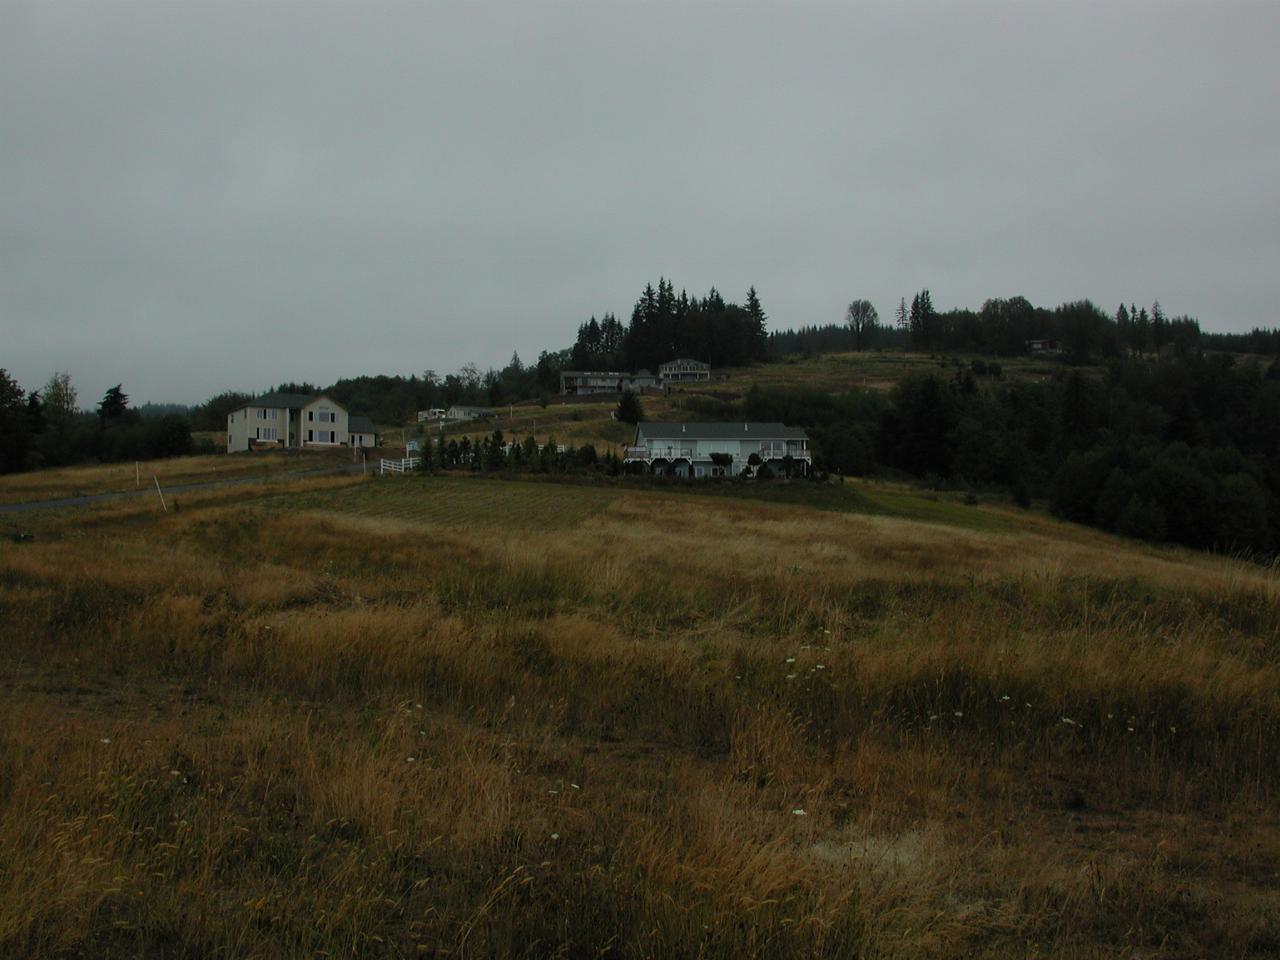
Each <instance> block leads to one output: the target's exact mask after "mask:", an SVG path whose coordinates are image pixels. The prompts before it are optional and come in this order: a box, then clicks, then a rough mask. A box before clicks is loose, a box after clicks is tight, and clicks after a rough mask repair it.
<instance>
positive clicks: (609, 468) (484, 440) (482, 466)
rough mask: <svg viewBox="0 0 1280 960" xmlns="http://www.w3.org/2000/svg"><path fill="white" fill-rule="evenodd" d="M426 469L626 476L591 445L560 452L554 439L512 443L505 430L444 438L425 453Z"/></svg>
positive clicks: (614, 457)
mask: <svg viewBox="0 0 1280 960" xmlns="http://www.w3.org/2000/svg"><path fill="white" fill-rule="evenodd" d="M423 467H424V468H425V469H427V470H468V471H471V472H473V473H496V472H500V471H524V472H531V473H572V472H580V471H592V470H594V471H601V472H604V473H608V474H611V475H614V476H616V475H617V474H619V473H621V472H622V460H621V459H620V458H619V457H618V456H617V455H615V454H614V453H612V452H606V453H605V454H604V455H603V456H601V455H600V454H599V453H597V451H596V448H595V446H594V445H593V444H590V443H587V444H583V445H582V446H581V447H574V446H568V447H565V448H564V449H560V447H559V445H558V444H557V443H556V442H555V440H554V439H549V440H547V442H546V443H544V444H539V443H538V441H537V440H536V439H535V438H534V437H533V436H528V437H526V438H525V439H524V441H523V442H517V441H515V440H512V441H508V440H507V439H506V437H504V436H503V433H502V431H501V430H494V431H493V433H492V434H488V435H486V436H482V437H479V438H477V439H475V440H473V439H472V438H471V437H461V438H459V437H446V436H444V435H443V434H441V435H439V436H437V437H436V438H434V439H432V440H429V441H428V442H427V447H426V449H425V450H424V451H423Z"/></svg>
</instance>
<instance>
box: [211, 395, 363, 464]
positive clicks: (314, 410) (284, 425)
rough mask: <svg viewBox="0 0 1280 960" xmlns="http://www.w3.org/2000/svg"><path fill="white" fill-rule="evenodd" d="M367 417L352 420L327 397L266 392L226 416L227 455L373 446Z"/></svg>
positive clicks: (337, 404)
mask: <svg viewBox="0 0 1280 960" xmlns="http://www.w3.org/2000/svg"><path fill="white" fill-rule="evenodd" d="M376 442H377V435H376V434H375V433H374V430H373V424H372V423H371V422H370V421H369V419H368V418H367V417H352V416H350V415H349V414H348V413H347V409H346V407H344V406H342V405H341V404H340V403H338V402H337V401H336V400H334V399H332V398H331V397H328V396H326V395H324V394H319V395H318V396H316V395H312V394H307V393H275V392H273V393H267V394H264V395H263V396H261V397H257V398H256V399H254V400H250V401H249V402H248V403H246V404H245V405H244V406H243V407H240V408H239V409H237V410H233V411H231V413H229V414H228V415H227V452H228V453H234V452H236V451H239V450H260V449H269V448H271V447H286V448H290V449H302V448H305V447H312V448H320V449H323V448H326V447H344V446H353V445H354V446H367V447H371V446H374V445H375V444H376Z"/></svg>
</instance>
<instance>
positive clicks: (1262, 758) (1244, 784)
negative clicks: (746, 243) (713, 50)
mask: <svg viewBox="0 0 1280 960" xmlns="http://www.w3.org/2000/svg"><path fill="white" fill-rule="evenodd" d="M549 409H551V408H549ZM569 416H570V418H571V417H572V411H570V413H569ZM563 422H565V423H574V424H588V423H590V422H591V421H589V420H586V419H583V420H581V421H577V420H572V419H568V420H566V421H563ZM557 435H559V434H557ZM769 490H774V491H784V492H783V493H776V494H774V493H769V492H767V491H769ZM815 491H817V492H815ZM744 494H745V495H747V496H746V498H744V496H743V495H744ZM770 498H772V501H771V499H770ZM787 498H790V500H789V501H788V499H787ZM22 522H23V523H24V524H25V525H26V526H25V529H26V530H27V531H28V532H29V533H31V534H33V535H34V540H32V541H30V542H23V543H16V542H12V541H11V540H9V539H5V540H4V541H3V542H0V585H2V586H3V589H2V590H0V669H3V671H4V679H5V683H4V684H3V685H2V686H0V704H2V708H0V709H2V711H3V717H4V729H5V736H4V738H3V740H2V741H0V797H2V798H3V803H2V804H0V862H3V863H5V864H6V869H5V870H4V871H2V872H0V954H4V955H13V956H24V957H61V956H138V955H146V956H153V955H162V956H168V955H192V956H195V955H209V956H254V957H293V956H321V955H329V956H377V957H401V956H421V955H427V956H462V957H468V956H470V957H491V956H528V957H537V956H547V955H565V956H586V955H591V956H618V957H667V956H693V955H697V956H704V957H726V958H728V957H734V958H737V957H746V956H761V957H797V956H822V957H845V956H857V955H861V956H932V957H957V958H958V957H973V956H984V957H1026V956H1054V957H1099V956H1115V957H1133V956H1152V957H1154V956H1160V957H1188V958H1190V957H1202V956H1210V955H1212V956H1235V957H1245V956H1257V957H1263V956H1274V955H1275V954H1276V952H1277V951H1280V895H1278V894H1277V885H1276V873H1275V864H1276V863H1277V862H1280V817H1277V815H1276V809H1277V807H1276V802H1275V801H1276V796H1277V787H1280V777H1278V774H1280V769H1278V768H1277V764H1276V760H1275V756H1274V750H1273V748H1272V745H1273V744H1274V743H1275V742H1276V737H1277V734H1280V667H1278V664H1277V660H1276V649H1277V647H1276V641H1277V637H1278V633H1280V579H1278V578H1277V573H1276V571H1275V570H1274V569H1269V568H1262V567H1258V566H1253V565H1248V564H1242V563H1238V562H1235V561H1231V560H1226V559H1221V558H1214V557H1210V556H1206V555H1200V554H1193V553H1190V552H1184V551H1179V550H1172V549H1162V548H1153V547H1141V546H1138V545H1135V544H1134V543H1132V542H1129V541H1124V540H1120V539H1117V538H1113V537H1110V536H1107V535H1104V534H1101V533H1096V532H1092V531H1089V530H1087V529H1085V528H1081V527H1075V526H1070V525H1065V524H1060V523H1057V522H1055V521H1052V520H1049V519H1046V518H1043V517H1039V516H1036V515H1031V514H1026V513H1024V512H1021V511H1013V510H1004V509H1000V508H994V507H984V506H976V507H975V506H966V505H964V504H962V503H960V502H957V501H950V500H946V499H930V498H929V497H926V496H922V495H920V494H918V493H913V492H912V491H910V490H908V489H905V488H901V487H892V486H887V485H882V484H872V483H861V482H857V483H855V482H850V483H846V484H844V485H843V486H840V485H833V486H826V487H816V486H811V485H807V484H796V485H792V486H791V487H773V488H767V487H759V488H747V489H745V490H739V489H737V488H735V487H733V486H732V485H730V486H724V487H706V488H694V489H692V490H679V491H676V490H672V491H666V490H662V489H658V488H639V487H636V486H633V485H628V484H625V483H607V482H594V483H566V482H552V481H548V480H531V479H526V480H520V479H505V480H495V479H485V478H478V477H477V478H473V477H466V476H436V477H410V478H396V479H391V480H381V479H380V480H372V479H370V480H361V479H360V478H356V477H353V478H324V479H309V480H298V479H294V480H282V481H277V482H276V483H275V484H273V485H270V486H267V485H263V486H260V487H252V488H239V489H226V490H212V491H199V492H193V493H190V494H186V495H184V497H183V502H182V504H181V509H180V511H178V512H169V513H160V512H158V510H157V508H156V507H155V505H153V504H151V503H146V502H142V501H118V502H115V503H112V504H108V505H105V506H101V507H96V508H90V509H87V510H81V511H60V512H54V513H41V514H37V515H30V516H29V517H24V518H23V521H22Z"/></svg>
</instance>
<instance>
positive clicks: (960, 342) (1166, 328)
mask: <svg viewBox="0 0 1280 960" xmlns="http://www.w3.org/2000/svg"><path fill="white" fill-rule="evenodd" d="M862 304H866V301H855V302H854V303H853V304H850V308H851V311H852V308H853V307H854V306H857V305H862ZM867 306H868V307H869V305H867ZM856 319H857V318H855V316H854V315H853V314H852V313H851V314H850V315H849V317H848V318H847V320H846V323H844V324H828V325H826V326H818V327H801V328H800V329H798V330H787V331H783V332H780V333H774V334H772V335H770V337H769V347H770V352H771V353H772V354H774V355H785V354H796V353H814V352H830V351H839V350H861V349H865V348H866V347H869V346H873V347H876V348H878V349H882V350H899V349H902V350H920V351H927V352H937V353H947V352H953V353H981V354H986V355H989V356H1005V357H1011V356H1019V355H1022V354H1025V353H1027V352H1028V349H1029V344H1030V343H1031V342H1032V341H1041V342H1042V346H1043V347H1045V348H1046V349H1047V350H1048V351H1050V352H1052V353H1055V354H1060V355H1062V356H1064V357H1065V358H1067V359H1068V360H1071V361H1074V362H1088V361H1090V360H1094V359H1105V358H1108V357H1118V356H1122V355H1127V354H1138V355H1147V354H1159V353H1163V352H1166V351H1169V350H1172V351H1174V352H1179V353H1187V352H1189V351H1192V350H1195V349H1197V348H1201V349H1215V350H1227V351H1235V352H1254V353H1270V354H1274V353H1277V352H1280V333H1273V332H1272V331H1268V330H1255V331H1253V332H1252V333H1250V334H1203V333H1202V332H1201V330H1200V324H1199V322H1198V321H1196V320H1195V319H1193V318H1191V317H1186V316H1179V317H1169V316H1167V315H1166V314H1165V312H1164V309H1163V308H1162V307H1161V306H1160V303H1159V301H1156V302H1155V303H1153V304H1152V306H1151V309H1150V311H1148V310H1147V308H1146V307H1138V306H1136V305H1133V304H1130V305H1128V306H1126V305H1124V304H1121V305H1120V306H1119V307H1118V308H1117V309H1116V312H1115V314H1114V315H1108V314H1107V313H1106V312H1104V311H1103V310H1102V309H1101V308H1099V307H1098V306H1096V305H1095V304H1094V303H1093V302H1092V301H1090V300H1078V301H1074V302H1071V303H1064V304H1061V305H1059V306H1057V307H1053V308H1048V307H1037V306H1034V305H1033V304H1032V303H1031V302H1030V301H1029V300H1027V299H1026V298H1025V297H1010V298H1008V299H1003V298H993V299H990V300H987V301H986V302H985V303H983V305H982V307H981V308H979V309H978V310H971V309H967V308H962V309H954V310H946V311H939V310H937V309H935V308H934V306H933V297H932V295H931V294H930V292H929V291H928V290H927V289H925V290H921V291H920V292H919V293H917V294H915V295H914V296H913V297H912V298H911V303H910V304H908V303H907V300H906V298H905V297H904V298H902V299H901V300H900V301H899V302H898V306H897V308H896V309H895V310H894V314H893V317H892V319H891V321H890V322H887V323H882V322H881V321H880V319H879V316H878V314H877V313H876V311H875V310H874V308H871V309H870V322H869V323H867V322H866V320H863V321H862V322H856Z"/></svg>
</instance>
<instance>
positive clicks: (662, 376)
mask: <svg viewBox="0 0 1280 960" xmlns="http://www.w3.org/2000/svg"><path fill="white" fill-rule="evenodd" d="M710 379H711V364H709V363H703V362H702V361H701V360H690V359H687V358H683V357H682V358H679V359H676V360H668V361H667V362H666V363H664V364H662V365H660V366H659V367H658V373H657V375H656V376H655V375H654V374H652V373H650V372H649V371H648V370H640V371H638V372H636V373H624V372H622V371H619V370H561V371H560V393H561V394H562V395H563V396H566V397H574V396H579V397H581V396H587V395H589V394H595V393H622V392H623V391H624V390H630V391H632V392H633V393H643V392H644V391H645V390H650V389H653V388H654V387H660V386H667V385H668V384H672V383H691V382H696V381H699V380H710Z"/></svg>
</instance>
